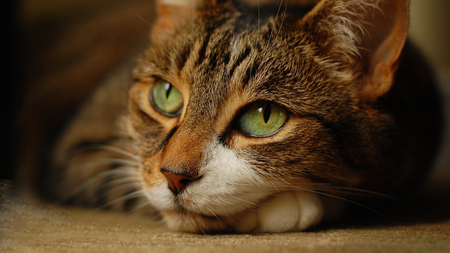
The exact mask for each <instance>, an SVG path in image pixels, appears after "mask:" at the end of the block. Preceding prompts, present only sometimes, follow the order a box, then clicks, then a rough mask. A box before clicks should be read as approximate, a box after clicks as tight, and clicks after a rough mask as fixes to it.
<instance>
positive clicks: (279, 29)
mask: <svg viewBox="0 0 450 253" xmlns="http://www.w3.org/2000/svg"><path fill="white" fill-rule="evenodd" d="M282 5H283V0H281V1H280V5H279V6H278V11H277V14H276V16H275V19H274V24H273V27H272V31H271V33H270V37H269V41H268V42H267V46H266V50H265V51H266V52H265V55H264V57H263V59H262V60H261V63H260V64H259V66H258V69H257V71H258V70H260V69H261V66H262V64H264V62H265V61H266V59H267V57H268V56H269V54H270V52H272V50H273V48H274V45H275V41H276V39H277V38H278V35H280V32H281V27H282V26H283V23H284V18H285V17H286V11H287V1H286V4H285V7H284V12H283V18H282V20H281V24H280V27H279V28H278V31H277V34H276V35H275V38H274V39H273V41H272V32H273V31H274V30H275V26H276V21H277V19H278V16H279V13H280V10H281V6H282ZM271 43H272V45H271V46H270V49H269V50H268V47H269V45H270V44H271Z"/></svg>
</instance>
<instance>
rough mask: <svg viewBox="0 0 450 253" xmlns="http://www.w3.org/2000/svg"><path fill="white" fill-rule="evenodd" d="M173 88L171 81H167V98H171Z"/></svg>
mask: <svg viewBox="0 0 450 253" xmlns="http://www.w3.org/2000/svg"><path fill="white" fill-rule="evenodd" d="M171 90H172V85H171V84H170V83H166V99H168V98H169V95H170V91H171Z"/></svg>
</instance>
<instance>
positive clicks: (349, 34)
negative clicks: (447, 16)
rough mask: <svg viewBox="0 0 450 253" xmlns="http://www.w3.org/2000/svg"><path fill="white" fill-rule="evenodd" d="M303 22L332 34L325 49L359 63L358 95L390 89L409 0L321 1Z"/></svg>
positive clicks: (373, 94)
mask: <svg viewBox="0 0 450 253" xmlns="http://www.w3.org/2000/svg"><path fill="white" fill-rule="evenodd" d="M303 22H316V25H317V26H319V27H320V29H321V30H322V31H326V33H328V34H332V37H333V39H332V40H330V41H331V42H330V45H328V47H327V48H328V49H329V50H330V51H332V52H331V53H332V54H334V55H335V57H337V58H341V59H343V58H345V57H347V58H349V59H355V58H356V59H357V62H359V63H362V65H358V67H360V68H362V70H363V72H364V77H363V78H364V81H363V85H362V87H361V90H360V95H361V98H363V99H367V100H375V99H377V98H379V97H380V96H382V95H384V94H385V93H386V92H388V91H389V89H390V88H391V86H392V83H393V81H394V80H393V79H394V73H395V71H396V69H397V65H398V61H399V58H400V54H401V51H402V49H403V46H404V44H405V41H406V37H407V32H408V25H409V0H323V1H321V2H320V3H319V4H318V5H317V6H316V7H315V8H314V9H313V10H312V11H311V12H310V13H308V15H306V16H305V18H304V20H303ZM328 53H330V52H328ZM338 54H340V55H338ZM361 60H362V62H361ZM349 62H350V64H351V63H352V61H349Z"/></svg>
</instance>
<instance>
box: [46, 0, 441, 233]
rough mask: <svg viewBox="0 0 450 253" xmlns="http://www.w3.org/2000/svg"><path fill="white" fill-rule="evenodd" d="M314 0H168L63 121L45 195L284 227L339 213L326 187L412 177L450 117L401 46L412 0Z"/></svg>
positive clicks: (211, 221)
mask: <svg viewBox="0 0 450 253" xmlns="http://www.w3.org/2000/svg"><path fill="white" fill-rule="evenodd" d="M311 2H317V1H298V3H297V4H294V5H291V6H285V5H284V4H282V3H281V4H280V5H278V3H277V4H276V5H275V6H274V5H270V4H269V5H270V6H269V7H267V6H258V5H257V4H255V3H254V2H252V1H249V2H246V3H242V2H239V3H238V1H221V0H217V1H205V2H204V3H199V2H198V3H197V4H196V5H195V4H194V3H193V2H188V3H187V4H185V3H183V1H161V2H160V3H159V8H160V13H161V17H160V20H159V21H158V22H157V24H156V26H155V28H154V30H153V32H152V36H151V45H150V47H149V49H148V50H147V51H146V53H145V55H144V56H143V57H141V58H140V60H139V62H138V63H137V67H136V68H135V70H134V72H133V75H131V71H130V68H129V64H127V66H125V67H123V68H121V69H120V70H118V71H115V72H114V74H112V75H111V76H110V77H109V78H108V79H107V80H106V81H105V82H104V84H103V85H101V86H100V87H99V89H98V90H97V91H96V92H95V93H94V94H93V96H92V97H91V99H90V100H89V101H87V102H86V103H85V104H84V105H83V107H82V108H81V110H80V112H79V114H78V115H77V116H76V117H75V118H74V119H73V121H72V122H71V123H70V124H69V125H68V127H67V128H66V129H65V130H64V131H63V134H62V135H61V138H60V139H59V140H58V141H57V143H56V145H55V147H54V149H53V152H52V154H51V155H50V156H49V163H50V165H49V167H48V168H46V169H45V170H44V171H42V173H41V179H40V188H41V189H43V190H42V191H43V192H44V195H46V196H48V197H50V198H53V199H57V200H59V201H61V202H65V203H74V204H83V205H89V206H97V207H102V208H112V209H117V210H124V211H132V212H144V213H147V214H149V215H153V216H158V217H162V219H163V220H164V221H165V222H166V223H167V224H168V226H169V227H170V228H172V229H176V230H184V231H195V232H199V231H236V232H257V231H268V232H283V231H298V230H303V229H305V228H308V227H310V226H312V225H314V224H317V223H318V222H320V221H321V220H322V219H323V217H324V215H325V216H330V217H332V216H335V215H336V214H338V213H339V212H340V211H341V209H342V208H341V207H340V205H338V204H336V203H333V201H330V199H326V200H325V199H323V196H336V197H337V198H338V199H342V198H344V199H351V200H357V201H359V200H358V198H356V197H355V196H359V195H375V193H379V194H388V195H391V194H395V193H398V192H402V193H408V192H409V191H410V190H411V189H414V188H416V187H417V184H418V183H419V182H420V180H421V179H423V177H424V176H425V174H426V171H427V170H428V169H429V168H430V167H431V165H432V161H433V158H434V155H435V153H436V151H437V147H438V142H439V138H440V127H441V120H442V119H441V113H440V112H441V111H440V110H441V108H440V102H439V96H438V94H437V91H436V88H435V87H434V83H433V81H432V77H431V75H430V73H429V70H428V69H427V67H426V65H424V63H423V60H422V59H421V58H420V57H419V56H418V54H417V52H416V51H415V50H414V48H413V47H412V46H411V45H410V44H409V43H406V44H405V45H404V43H405V40H406V31H407V26H408V25H407V24H408V20H407V19H408V14H407V13H408V4H409V3H408V1H384V2H385V3H382V2H383V1H375V0H368V1H361V0H359V1H357V0H349V1H332V0H330V1H320V3H318V4H317V5H316V6H311V5H309V3H311ZM305 3H306V4H305ZM381 11H383V13H382V12H381ZM386 17H388V18H386ZM380 20H381V21H380ZM373 22H374V23H376V25H373V26H372V24H371V23H373ZM367 24H369V25H367ZM362 32H363V33H365V32H367V33H369V34H370V36H371V37H369V36H367V35H366V36H364V35H363V33H362ZM402 49H403V51H402ZM401 52H402V53H401ZM160 90H162V91H163V94H164V96H162V97H158V95H159V92H160ZM258 120H259V121H258ZM255 122H256V123H258V122H259V123H261V124H262V125H264V126H263V127H261V126H260V125H261V124H260V125H258V124H256V123H255ZM369 192H372V193H369ZM331 199H332V198H331Z"/></svg>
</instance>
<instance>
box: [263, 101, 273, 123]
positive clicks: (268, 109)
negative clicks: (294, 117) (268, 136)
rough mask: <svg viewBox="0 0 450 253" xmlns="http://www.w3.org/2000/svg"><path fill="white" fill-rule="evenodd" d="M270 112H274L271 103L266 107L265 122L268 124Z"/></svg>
mask: <svg viewBox="0 0 450 253" xmlns="http://www.w3.org/2000/svg"><path fill="white" fill-rule="evenodd" d="M270 114H272V107H271V106H270V104H267V105H266V107H265V108H264V123H266V124H267V122H268V121H269V119H270Z"/></svg>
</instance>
